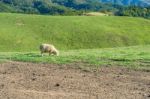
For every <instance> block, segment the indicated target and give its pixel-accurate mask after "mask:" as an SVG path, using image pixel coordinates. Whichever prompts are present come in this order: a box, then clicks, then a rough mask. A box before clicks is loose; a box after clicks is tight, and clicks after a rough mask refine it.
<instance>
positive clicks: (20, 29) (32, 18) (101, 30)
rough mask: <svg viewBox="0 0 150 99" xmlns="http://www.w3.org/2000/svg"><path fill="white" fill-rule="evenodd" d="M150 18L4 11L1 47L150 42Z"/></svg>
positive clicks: (18, 48) (0, 17)
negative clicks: (50, 14) (49, 14)
mask: <svg viewBox="0 0 150 99" xmlns="http://www.w3.org/2000/svg"><path fill="white" fill-rule="evenodd" d="M149 38H150V20H147V19H143V18H132V17H115V16H109V17H108V16H101V17H99V16H92V17H87V16H41V15H25V14H8V13H7V14H6V13H0V51H37V50H39V49H38V46H39V44H41V43H53V44H54V45H56V47H57V48H58V49H60V50H66V49H86V48H105V47H117V46H130V45H143V44H150V39H149Z"/></svg>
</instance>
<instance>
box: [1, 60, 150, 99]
mask: <svg viewBox="0 0 150 99" xmlns="http://www.w3.org/2000/svg"><path fill="white" fill-rule="evenodd" d="M83 65H85V64H83V63H76V64H75V63H74V64H68V65H56V64H37V63H36V64H34V63H22V62H7V63H1V64H0V99H149V98H150V72H149V71H140V70H129V69H126V68H123V67H117V66H113V67H100V68H98V69H83V68H79V67H81V66H83Z"/></svg>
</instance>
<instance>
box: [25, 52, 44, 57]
mask: <svg viewBox="0 0 150 99" xmlns="http://www.w3.org/2000/svg"><path fill="white" fill-rule="evenodd" d="M23 55H25V56H28V57H35V58H37V57H42V55H41V54H38V53H25V54H23Z"/></svg>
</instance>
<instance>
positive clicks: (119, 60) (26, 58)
mask: <svg viewBox="0 0 150 99" xmlns="http://www.w3.org/2000/svg"><path fill="white" fill-rule="evenodd" d="M0 60H1V61H4V60H5V61H8V60H14V61H23V62H35V63H54V64H68V63H75V62H77V63H78V62H81V63H85V64H86V66H90V65H93V66H125V67H129V68H134V69H148V70H150V46H149V45H147V46H134V47H120V48H104V49H80V50H69V51H60V56H48V54H45V55H44V56H43V57H41V55H40V53H39V52H32V53H31V52H29V53H28V52H23V53H22V52H1V53H0Z"/></svg>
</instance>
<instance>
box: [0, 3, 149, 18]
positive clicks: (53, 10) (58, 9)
mask: <svg viewBox="0 0 150 99" xmlns="http://www.w3.org/2000/svg"><path fill="white" fill-rule="evenodd" d="M92 11H96V12H103V13H108V14H110V13H111V14H113V15H117V16H133V17H145V18H150V7H139V6H122V5H116V4H110V3H100V2H99V0H0V12H12V13H27V14H46V15H82V14H83V13H86V12H92Z"/></svg>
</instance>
